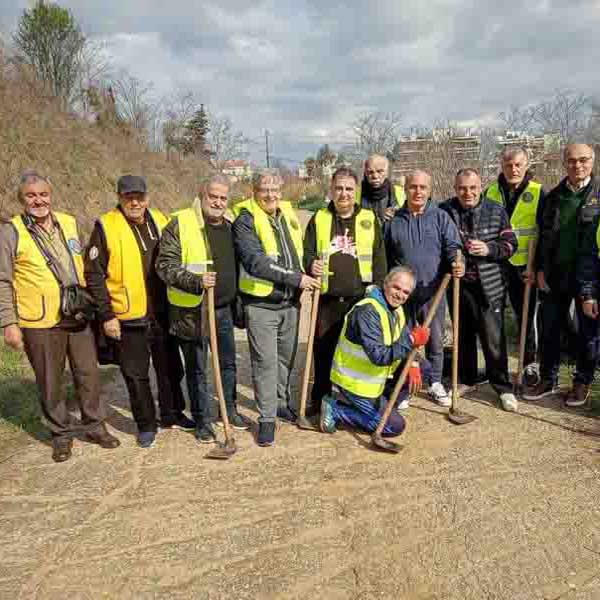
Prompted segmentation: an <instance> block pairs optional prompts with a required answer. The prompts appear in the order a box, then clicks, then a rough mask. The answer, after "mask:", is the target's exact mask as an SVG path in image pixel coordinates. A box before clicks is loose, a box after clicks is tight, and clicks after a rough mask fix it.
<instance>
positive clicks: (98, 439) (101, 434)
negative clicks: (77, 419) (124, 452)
mask: <svg viewBox="0 0 600 600" xmlns="http://www.w3.org/2000/svg"><path fill="white" fill-rule="evenodd" d="M85 437H86V439H87V440H88V442H92V443H93V444H98V445H99V446H101V447H102V448H118V447H119V446H120V445H121V442H120V441H119V439H118V438H116V437H115V436H114V435H111V434H110V433H108V431H107V430H106V427H105V426H104V425H100V427H98V429H95V430H94V431H90V432H88V433H86V435H85Z"/></svg>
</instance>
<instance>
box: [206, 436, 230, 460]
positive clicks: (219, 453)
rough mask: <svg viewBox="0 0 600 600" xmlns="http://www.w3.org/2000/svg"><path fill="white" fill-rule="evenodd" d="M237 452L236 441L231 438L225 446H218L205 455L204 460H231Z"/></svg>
mask: <svg viewBox="0 0 600 600" xmlns="http://www.w3.org/2000/svg"><path fill="white" fill-rule="evenodd" d="M236 452H237V446H236V445H235V440H234V439H233V438H229V439H228V440H227V441H226V442H225V443H224V444H218V445H217V446H215V447H214V448H213V449H212V450H211V451H210V452H209V453H208V454H205V455H204V458H209V459H211V460H227V459H228V458H231V457H232V456H233V455H234V454H235V453H236Z"/></svg>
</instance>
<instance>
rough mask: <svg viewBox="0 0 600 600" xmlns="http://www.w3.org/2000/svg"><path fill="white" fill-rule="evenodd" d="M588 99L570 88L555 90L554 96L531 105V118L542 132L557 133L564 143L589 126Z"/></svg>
mask: <svg viewBox="0 0 600 600" xmlns="http://www.w3.org/2000/svg"><path fill="white" fill-rule="evenodd" d="M589 103H590V99H589V98H588V97H587V96H586V95H585V94H581V93H576V92H573V91H571V90H564V89H563V90H560V89H559V90H556V92H555V94H554V96H553V97H552V98H551V99H550V100H547V101H545V102H540V103H539V104H537V105H535V106H534V107H533V119H534V121H535V123H536V124H537V125H538V127H539V128H540V129H541V131H542V133H553V132H556V133H559V134H560V138H561V140H563V142H564V143H568V142H570V141H572V140H573V139H574V138H576V137H578V136H580V135H582V133H583V132H584V131H585V130H586V129H587V127H588V126H589V115H588V114H587V112H588V111H587V109H588V106H589Z"/></svg>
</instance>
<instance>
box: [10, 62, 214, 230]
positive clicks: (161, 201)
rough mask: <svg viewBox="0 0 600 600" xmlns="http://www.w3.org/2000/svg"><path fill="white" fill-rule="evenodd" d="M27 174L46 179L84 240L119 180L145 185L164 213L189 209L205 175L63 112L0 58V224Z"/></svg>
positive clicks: (195, 165)
mask: <svg viewBox="0 0 600 600" xmlns="http://www.w3.org/2000/svg"><path fill="white" fill-rule="evenodd" d="M25 169H36V170H38V171H40V172H41V173H43V174H47V175H49V176H50V178H51V180H52V182H53V184H54V188H55V200H54V201H55V206H56V208H59V209H62V210H66V211H69V212H71V213H74V214H76V215H77V216H78V218H79V220H80V225H81V227H82V230H83V232H85V233H87V232H89V230H90V228H91V224H92V223H93V221H94V219H95V218H96V217H97V216H98V214H100V213H101V212H102V211H105V210H106V209H107V208H109V207H111V206H112V205H113V204H114V202H115V194H114V189H115V186H116V181H117V179H118V178H119V176H120V175H122V174H125V173H137V174H141V175H144V176H145V177H147V179H148V183H149V189H150V192H151V203H152V204H153V205H154V206H157V207H160V208H162V209H164V210H170V209H173V208H177V207H180V206H182V205H184V204H186V203H187V202H188V201H189V200H190V199H191V198H193V196H194V193H195V190H196V188H197V184H198V181H199V180H200V179H201V178H202V177H203V176H205V175H206V174H207V173H208V172H209V166H208V165H207V164H206V163H205V162H202V161H199V160H194V159H185V160H181V161H173V160H171V161H168V160H167V159H166V156H165V155H164V154H162V153H155V152H150V151H149V150H148V148H147V147H145V146H144V145H143V144H141V143H140V142H139V141H137V140H136V139H135V137H134V136H132V135H131V134H130V133H129V132H127V131H126V130H124V129H123V128H122V127H119V126H117V125H98V124H94V123H88V122H87V121H85V120H83V119H81V118H80V117H77V116H74V115H71V114H68V113H66V112H64V111H62V110H61V108H60V106H59V104H58V103H57V102H56V100H55V99H54V98H51V97H49V96H47V95H46V92H45V91H44V89H43V88H42V86H41V85H40V84H39V83H38V82H37V81H36V80H35V79H34V78H33V77H31V76H30V75H29V74H28V73H27V72H26V71H25V70H23V69H17V68H15V67H14V66H11V65H10V64H9V63H8V62H7V61H6V60H5V59H4V58H3V57H2V55H1V54H0V217H1V218H8V217H10V216H12V215H13V214H14V213H15V212H17V211H19V205H18V203H17V201H16V197H15V189H16V183H17V181H18V177H19V175H20V173H21V172H23V171H24V170H25Z"/></svg>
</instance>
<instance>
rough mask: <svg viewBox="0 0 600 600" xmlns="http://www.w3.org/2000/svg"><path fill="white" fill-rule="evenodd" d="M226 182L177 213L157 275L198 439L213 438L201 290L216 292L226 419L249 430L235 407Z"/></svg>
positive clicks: (213, 182) (233, 279)
mask: <svg viewBox="0 0 600 600" xmlns="http://www.w3.org/2000/svg"><path fill="white" fill-rule="evenodd" d="M228 195H229V181H228V179H227V178H226V177H224V176H223V175H213V176H212V177H210V178H209V179H208V181H207V182H206V183H205V184H204V185H203V186H202V188H201V190H200V194H199V197H197V198H196V199H195V200H194V202H193V203H192V206H191V207H190V208H185V209H183V210H180V211H177V212H175V213H174V214H173V215H171V220H170V221H169V223H168V224H167V226H166V227H165V228H164V230H163V233H162V237H161V240H160V248H159V251H158V256H157V258H156V272H157V273H158V276H159V277H160V278H161V279H162V280H163V281H164V282H165V283H166V285H167V298H168V301H169V331H170V333H171V334H172V335H174V336H175V337H176V338H177V340H178V342H179V346H180V348H181V350H182V352H183V356H184V362H185V372H186V382H187V388H188V395H189V398H190V404H191V412H192V418H193V419H194V421H195V425H196V439H197V440H198V441H199V442H200V443H212V442H214V441H215V440H216V437H215V432H214V430H213V427H212V418H211V397H210V395H209V393H208V388H207V381H206V371H207V368H206V367H207V353H208V343H207V339H206V336H205V334H204V332H203V328H202V303H203V302H204V301H205V298H204V296H205V294H204V292H205V290H206V289H208V288H214V289H215V312H216V315H215V316H216V321H217V342H218V347H219V364H220V368H221V379H222V381H223V393H224V395H225V404H226V406H227V416H228V417H229V422H230V423H231V426H232V427H233V428H234V429H241V430H243V429H248V428H249V422H248V420H247V419H246V418H245V417H243V416H242V415H240V414H239V413H238V411H237V407H236V351H235V338H234V327H233V313H232V309H233V307H232V305H233V303H234V301H235V298H236V295H237V261H236V258H235V250H234V246H233V233H232V231H231V224H230V223H229V222H228V221H227V220H226V219H225V213H226V211H227V200H228Z"/></svg>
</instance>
